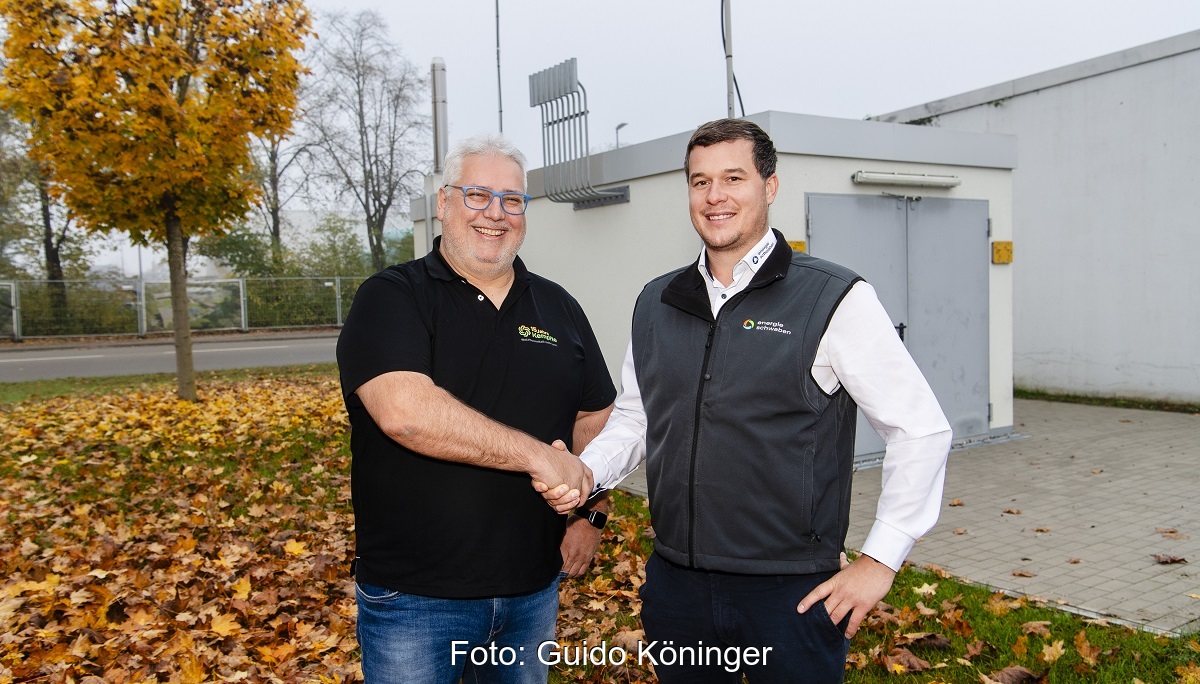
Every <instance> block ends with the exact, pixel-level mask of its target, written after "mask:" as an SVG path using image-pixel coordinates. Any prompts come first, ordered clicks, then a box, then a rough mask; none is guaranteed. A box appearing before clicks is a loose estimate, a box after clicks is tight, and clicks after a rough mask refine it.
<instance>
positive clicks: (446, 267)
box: [424, 235, 529, 282]
mask: <svg viewBox="0 0 1200 684" xmlns="http://www.w3.org/2000/svg"><path fill="white" fill-rule="evenodd" d="M424 259H425V268H427V269H429V275H431V276H433V277H434V278H437V279H438V280H459V279H461V277H462V276H460V275H459V274H458V273H457V272H456V271H455V270H454V269H453V268H451V267H450V263H449V262H447V261H446V257H444V256H442V236H441V235H439V236H437V237H435V238H434V239H433V249H431V250H429V254H426V255H425V257H424ZM513 271H514V282H524V281H526V280H529V269H527V268H526V267H525V262H524V261H521V257H519V256H518V257H516V258H515V259H513Z"/></svg>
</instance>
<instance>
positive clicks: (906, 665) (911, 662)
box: [883, 648, 929, 674]
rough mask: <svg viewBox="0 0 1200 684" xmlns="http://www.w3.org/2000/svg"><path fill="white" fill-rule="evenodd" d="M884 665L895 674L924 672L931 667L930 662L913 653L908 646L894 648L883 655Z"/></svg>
mask: <svg viewBox="0 0 1200 684" xmlns="http://www.w3.org/2000/svg"><path fill="white" fill-rule="evenodd" d="M883 666H884V667H885V668H887V671H888V672H891V673H893V674H904V673H906V672H924V671H925V670H928V669H929V663H928V662H926V661H924V660H921V659H920V658H918V657H917V656H915V655H913V654H912V652H911V651H909V650H908V649H907V648H893V649H892V650H891V651H890V652H889V653H888V654H887V655H885V656H884V657H883Z"/></svg>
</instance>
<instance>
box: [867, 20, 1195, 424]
mask: <svg viewBox="0 0 1200 684" xmlns="http://www.w3.org/2000/svg"><path fill="white" fill-rule="evenodd" d="M1181 46H1182V47H1181ZM1143 48H1144V49H1139V48H1135V49H1134V50H1131V51H1126V52H1125V53H1118V54H1117V55H1110V56H1108V57H1105V58H1099V59H1097V60H1092V62H1089V63H1084V64H1081V65H1074V66H1073V67H1064V69H1063V70H1059V71H1060V72H1063V73H1062V74H1060V76H1065V78H1062V77H1060V78H1056V79H1049V78H1043V79H1042V80H1043V81H1044V83H1043V84H1042V85H1041V87H1038V88H1021V87H1020V85H1021V83H1022V82H1021V81H1017V82H1014V84H1015V85H1016V86H1018V87H1016V88H1009V90H1010V91H1012V93H1013V94H1011V95H1009V96H1007V97H1001V98H999V99H996V100H993V101H988V102H983V103H976V104H973V105H972V106H969V107H966V108H962V109H956V110H954V111H948V112H943V113H936V112H937V111H938V110H939V109H942V108H953V107H954V101H955V100H956V99H958V98H950V99H949V100H946V101H943V103H932V104H930V105H924V106H923V107H920V108H913V109H912V110H905V112H902V113H899V114H898V115H888V116H887V117H881V118H887V119H889V120H900V121H905V120H910V118H915V117H912V115H913V114H914V113H916V114H917V116H918V117H920V118H922V119H924V121H923V122H924V123H928V124H929V125H932V126H935V127H941V128H945V129H960V130H970V131H982V132H992V133H1006V134H1013V135H1015V136H1016V137H1017V146H1018V147H1017V150H1018V152H1017V154H1018V166H1017V168H1016V170H1015V171H1014V172H1013V216H1012V223H1013V236H1014V241H1015V249H1014V252H1015V262H1014V264H1013V267H1014V268H1013V276H1014V284H1013V297H1014V307H1015V309H1014V323H1013V326H1014V375H1015V380H1016V384H1017V385H1018V386H1021V387H1028V388H1033V389H1041V390H1048V391H1055V392H1070V393H1079V394H1088V395H1098V396H1133V397H1145V398H1151V399H1165V400H1174V401H1192V402H1194V401H1200V342H1198V340H1200V303H1198V302H1200V268H1197V265H1196V261H1197V256H1198V255H1200V218H1198V217H1200V126H1198V125H1197V123H1196V112H1197V111H1200V32H1196V33H1193V34H1186V35H1185V36H1180V37H1178V38H1176V39H1169V40H1168V41H1162V42H1161V43H1158V44H1151V45H1149V46H1143ZM1181 50H1182V51H1181ZM1139 60H1145V61H1139ZM1111 63H1115V64H1117V66H1118V67H1120V68H1116V69H1115V70H1111V69H1110V70H1107V71H1105V70H1103V68H1104V67H1105V65H1106V64H1111ZM1126 64H1128V65H1129V66H1125V65H1126ZM1072 71H1073V72H1076V73H1077V74H1078V75H1079V77H1077V78H1071V72H1072ZM1097 71H1099V72H1100V73H1095V72H1097ZM1038 78H1039V77H1038V76H1034V77H1030V78H1029V79H1023V81H1030V80H1034V79H1038ZM1010 85H1011V84H1010ZM995 89H996V90H997V91H1000V90H1001V89H1000V87H999V86H997V87H995ZM988 90H991V89H988ZM980 92H986V91H980ZM965 97H969V95H968V96H960V98H965ZM944 103H949V104H948V105H947V104H944ZM960 104H961V103H960ZM925 113H928V114H930V115H931V116H928V117H925V116H923V114H925Z"/></svg>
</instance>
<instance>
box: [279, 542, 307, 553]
mask: <svg viewBox="0 0 1200 684" xmlns="http://www.w3.org/2000/svg"><path fill="white" fill-rule="evenodd" d="M283 550H284V551H286V552H287V554H288V555H289V556H303V555H304V554H306V553H308V549H307V548H306V547H305V545H304V542H299V541H296V540H295V539H289V540H287V543H286V544H284V545H283Z"/></svg>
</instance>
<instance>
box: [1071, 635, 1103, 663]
mask: <svg viewBox="0 0 1200 684" xmlns="http://www.w3.org/2000/svg"><path fill="white" fill-rule="evenodd" d="M1075 650H1076V651H1078V652H1079V657H1080V658H1082V659H1083V662H1085V663H1087V664H1088V665H1091V666H1092V667H1095V666H1096V665H1097V664H1098V663H1099V660H1098V659H1099V656H1100V647H1099V646H1093V645H1091V644H1090V643H1088V638H1087V631H1086V630H1082V629H1081V630H1079V633H1078V634H1076V635H1075Z"/></svg>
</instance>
